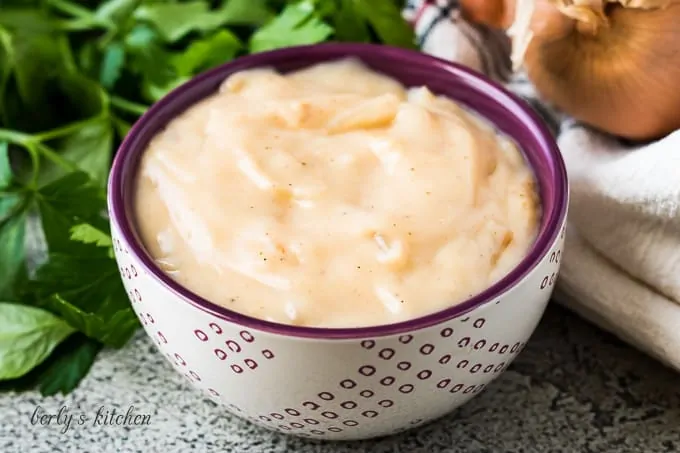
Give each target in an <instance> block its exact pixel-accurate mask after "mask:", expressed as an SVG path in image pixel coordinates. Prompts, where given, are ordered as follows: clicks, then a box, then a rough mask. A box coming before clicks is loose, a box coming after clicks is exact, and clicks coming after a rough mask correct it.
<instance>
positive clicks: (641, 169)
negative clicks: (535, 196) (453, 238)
mask: <svg viewBox="0 0 680 453" xmlns="http://www.w3.org/2000/svg"><path fill="white" fill-rule="evenodd" d="M457 5H458V3H457V2H455V1H452V0H441V1H423V0H413V1H409V2H407V5H406V8H405V10H404V16H405V17H406V18H407V19H408V20H410V21H411V22H412V23H413V25H414V28H415V30H416V35H417V37H418V39H419V42H420V47H421V49H422V50H423V51H424V52H426V53H429V54H432V55H435V56H437V57H440V58H445V59H449V60H454V61H457V62H459V63H462V64H465V65H467V66H470V67H472V68H473V69H476V70H478V71H480V72H484V73H486V74H487V75H489V76H490V77H492V78H494V79H496V80H498V81H501V82H503V83H505V84H506V86H507V87H508V88H509V89H510V90H511V91H514V92H515V93H516V94H518V95H520V96H522V97H523V98H524V99H525V100H527V101H528V102H529V103H530V104H531V105H532V106H533V107H534V108H535V109H536V110H537V111H538V112H539V113H541V114H542V115H543V116H544V118H545V119H546V121H547V122H548V124H549V125H550V126H551V127H552V128H553V130H554V132H555V134H556V136H557V141H558V144H559V147H560V149H561V151H562V154H563V155H564V159H565V161H566V164H567V169H568V173H569V179H570V185H571V202H570V207H569V226H568V234H567V243H566V245H565V253H564V257H563V261H562V271H561V274H560V279H559V281H558V285H557V289H556V293H555V299H556V300H557V301H558V302H560V303H562V304H564V305H565V306H567V307H569V308H571V309H572V310H574V311H575V312H577V313H579V314H580V315H582V316H583V317H585V318H587V319H589V320H590V321H592V322H594V323H595V324H597V325H599V326H600V327H602V328H603V329H606V330H608V331H610V332H612V333H614V334H615V335H617V336H618V337H620V338H621V339H623V340H625V341H627V342H629V343H630V344H632V345H634V346H636V347H637V348H639V349H641V350H643V351H645V352H647V353H648V354H650V355H652V356H654V357H656V358H657V359H659V360H661V361H663V362H664V363H666V364H667V365H670V366H672V367H674V368H676V369H677V370H680V131H678V132H675V133H673V134H671V135H669V136H667V137H665V138H663V139H662V140H659V141H657V142H654V143H651V144H647V145H644V146H631V145H629V144H626V143H624V142H623V141H621V140H617V139H616V138H614V137H609V136H606V135H604V134H601V133H598V132H595V131H592V130H590V129H588V128H587V127H585V126H583V125H581V124H578V123H577V122H575V121H573V120H571V119H569V118H566V117H563V116H561V115H559V114H557V113H555V112H552V111H551V110H550V109H549V108H547V107H546V106H544V105H543V104H541V103H540V102H539V101H538V99H537V97H536V94H535V92H534V91H533V88H532V87H531V85H530V83H529V82H528V81H527V80H526V76H525V75H523V74H516V75H513V76H512V77H511V78H510V80H508V76H509V75H510V71H509V62H508V52H509V45H508V40H507V37H505V35H504V34H503V33H502V32H492V31H490V30H488V29H485V28H484V27H481V26H476V25H472V24H469V23H466V22H465V21H464V20H463V19H461V18H460V12H459V10H458V6H457ZM631 108H634V106H631Z"/></svg>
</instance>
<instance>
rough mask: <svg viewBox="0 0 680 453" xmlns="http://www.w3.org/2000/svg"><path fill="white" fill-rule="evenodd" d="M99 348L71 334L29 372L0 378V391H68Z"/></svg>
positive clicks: (85, 339) (53, 393)
mask: <svg viewBox="0 0 680 453" xmlns="http://www.w3.org/2000/svg"><path fill="white" fill-rule="evenodd" d="M100 350H101V343H98V342H96V341H94V340H92V339H90V338H88V337H86V336H85V335H82V334H79V333H75V334H73V335H71V336H70V337H68V338H66V340H64V341H63V342H62V343H61V344H60V345H58V346H57V347H56V348H55V349H54V351H53V352H52V354H51V355H50V356H49V357H48V358H47V359H46V360H45V361H43V363H41V364H39V365H38V366H36V367H35V368H33V369H32V370H31V371H30V372H29V373H27V374H25V375H23V376H21V377H19V378H16V379H11V380H7V381H0V390H18V391H22V390H29V389H33V388H37V389H38V390H39V391H40V393H41V394H42V395H43V396H52V395H56V394H58V393H63V394H67V393H70V392H71V391H73V389H75V388H76V387H77V385H78V383H79V382H80V380H81V379H82V378H83V377H85V375H86V374H87V372H88V371H89V370H90V367H91V366H92V364H93V363H94V359H95V357H96V356H97V353H98V352H99V351H100Z"/></svg>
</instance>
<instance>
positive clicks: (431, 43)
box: [404, 0, 574, 133]
mask: <svg viewBox="0 0 680 453" xmlns="http://www.w3.org/2000/svg"><path fill="white" fill-rule="evenodd" d="M404 17H405V18H406V20H408V21H409V22H410V23H411V25H412V26H413V28H414V30H415V33H416V38H417V40H418V45H419V47H420V48H421V50H422V51H423V52H425V53H429V54H432V55H435V56H437V57H440V58H444V59H447V60H452V61H456V62H458V63H462V64H464V65H466V66H468V67H471V68H473V69H475V70H477V71H479V72H481V73H483V74H485V75H487V76H489V77H490V78H492V79H493V80H496V81H497V82H501V83H503V84H505V85H506V86H507V87H508V88H509V89H510V90H511V91H513V92H514V93H515V94H517V95H519V96H521V97H522V98H523V99H524V100H526V101H527V102H528V103H529V104H530V105H531V106H532V107H533V108H534V110H536V111H537V112H538V113H539V114H540V115H541V116H542V117H543V118H544V119H545V120H546V122H547V123H548V125H549V126H550V127H551V129H552V130H553V132H554V133H557V132H558V131H559V129H560V120H561V116H560V115H559V114H558V113H557V112H555V111H554V110H552V109H550V108H549V107H547V106H546V105H545V104H543V103H542V102H540V101H539V100H538V98H537V96H536V93H535V91H534V89H533V86H532V85H531V83H529V81H528V80H527V78H526V75H525V74H524V73H519V74H512V71H511V65H510V59H509V55H510V40H509V39H508V38H507V37H506V36H505V33H503V32H502V31H498V30H490V29H488V28H487V27H484V26H480V25H476V24H471V23H469V22H468V21H466V20H465V19H463V18H462V17H461V14H460V4H459V2H458V1H457V0H409V1H407V2H406V6H405V8H404ZM565 125H568V126H569V127H572V126H573V125H574V121H567V123H565Z"/></svg>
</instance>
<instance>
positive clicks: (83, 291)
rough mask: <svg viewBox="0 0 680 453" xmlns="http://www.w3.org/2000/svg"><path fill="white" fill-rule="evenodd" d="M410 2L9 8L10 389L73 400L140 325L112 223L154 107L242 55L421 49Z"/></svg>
mask: <svg viewBox="0 0 680 453" xmlns="http://www.w3.org/2000/svg"><path fill="white" fill-rule="evenodd" d="M400 7H401V1H399V0H370V1H369V0H295V1H285V0H212V1H210V0H186V1H183V0H106V1H100V0H78V1H76V0H3V1H2V3H0V388H4V389H38V390H39V391H40V392H41V393H42V394H43V395H52V394H56V393H59V392H62V393H68V392H70V391H72V390H73V389H74V388H75V387H76V386H77V385H78V383H79V381H80V380H81V379H82V378H83V376H85V375H86V373H87V372H88V370H89V369H90V366H91V365H92V363H93V361H94V359H95V357H96V355H97V353H98V352H99V351H100V350H101V348H102V347H113V348H119V347H122V346H124V345H125V344H126V343H127V342H128V341H129V340H130V338H131V337H132V335H134V333H135V331H136V330H137V328H138V326H139V324H138V322H137V319H136V317H135V315H134V312H133V311H132V308H131V307H130V304H129V302H128V299H127V296H126V294H125V290H124V288H123V285H122V282H121V280H120V277H119V275H118V270H117V265H116V263H115V261H114V259H113V253H112V244H111V237H110V232H109V227H108V222H107V219H106V218H105V214H104V213H105V210H106V198H105V190H104V187H105V182H106V178H107V175H108V172H109V168H110V164H111V159H112V157H113V154H114V152H115V149H116V147H117V146H118V144H119V143H120V141H121V139H122V138H123V137H124V136H125V135H126V134H127V132H128V131H129V129H130V126H131V124H132V123H134V121H135V120H136V119H137V118H138V117H139V115H141V114H143V113H144V112H145V111H146V109H147V107H148V105H150V104H151V103H153V102H155V101H157V100H158V99H160V98H161V97H163V96H164V95H165V94H166V93H168V92H169V91H170V90H172V89H173V88H175V87H177V86H178V85H180V84H182V83H184V82H185V81H187V80H189V79H190V78H192V77H193V76H195V75H196V74H198V73H200V72H202V71H205V70H207V69H209V68H212V67H214V66H216V65H219V64H221V63H223V62H226V61H229V60H232V59H234V58H236V57H238V56H241V55H244V54H249V53H254V52H261V51H265V50H271V49H275V48H279V47H287V46H293V45H303V44H313V43H318V42H323V41H328V40H337V41H355V42H380V43H386V44H390V45H395V46H402V47H412V46H413V42H414V41H413V35H412V32H411V30H410V28H409V27H408V25H407V24H406V23H405V22H404V21H403V19H402V18H401V14H400Z"/></svg>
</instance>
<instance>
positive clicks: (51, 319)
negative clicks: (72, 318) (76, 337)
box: [0, 302, 73, 380]
mask: <svg viewBox="0 0 680 453" xmlns="http://www.w3.org/2000/svg"><path fill="white" fill-rule="evenodd" d="M0 325H2V326H3V329H2V331H1V332H0V380H3V379H12V378H17V377H20V376H23V375H24V374H26V373H27V372H28V371H30V370H31V369H33V368H34V367H35V366H36V365H38V364H40V363H41V362H42V361H43V360H45V358H47V357H48V356H49V355H50V353H51V352H52V351H53V350H54V348H55V347H56V346H57V345H58V344H59V343H61V342H62V341H63V340H64V339H65V338H66V337H68V336H69V335H70V334H72V333H73V328H72V327H71V326H69V325H68V324H66V323H65V322H64V321H63V320H62V319H60V318H58V317H56V316H54V315H53V314H51V313H48V312H46V311H44V310H40V309H38V308H34V307H29V306H26V305H18V304H12V303H7V302H0Z"/></svg>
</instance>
